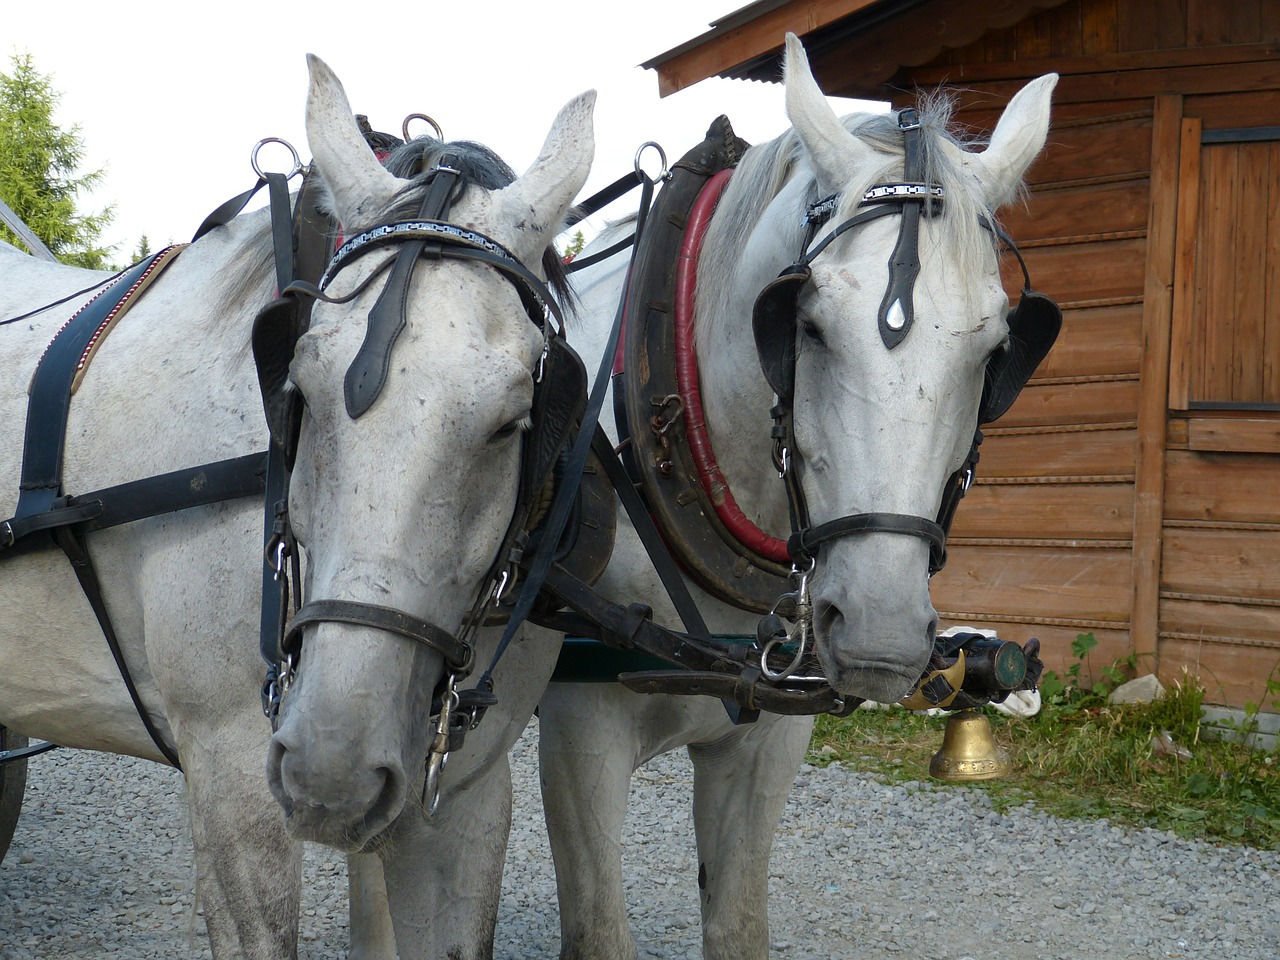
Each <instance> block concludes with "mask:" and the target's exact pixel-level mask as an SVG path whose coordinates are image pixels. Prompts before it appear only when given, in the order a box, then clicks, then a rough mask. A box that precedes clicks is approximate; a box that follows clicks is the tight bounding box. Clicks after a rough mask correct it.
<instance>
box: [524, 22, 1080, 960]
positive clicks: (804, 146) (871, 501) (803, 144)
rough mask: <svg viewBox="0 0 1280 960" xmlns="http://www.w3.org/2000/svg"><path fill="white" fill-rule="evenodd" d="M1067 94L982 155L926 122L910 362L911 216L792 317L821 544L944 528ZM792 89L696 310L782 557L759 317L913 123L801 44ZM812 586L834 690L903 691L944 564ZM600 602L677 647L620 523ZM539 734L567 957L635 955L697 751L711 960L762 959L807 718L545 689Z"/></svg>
mask: <svg viewBox="0 0 1280 960" xmlns="http://www.w3.org/2000/svg"><path fill="white" fill-rule="evenodd" d="M1055 80H1056V78H1055V77H1053V76H1049V77H1044V78H1041V79H1039V80H1037V81H1035V82H1033V83H1031V84H1029V85H1028V86H1027V87H1026V88H1025V89H1024V90H1023V91H1021V92H1020V93H1019V94H1018V95H1017V96H1016V97H1015V98H1014V99H1013V101H1012V102H1011V103H1010V104H1009V106H1008V109H1007V110H1006V111H1005V113H1004V115H1003V117H1002V118H1001V120H1000V122H999V125H998V126H997V128H996V130H995V132H994V135H993V136H992V138H991V141H990V144H989V146H987V148H986V149H985V150H984V151H981V152H971V151H970V150H968V149H965V148H964V147H962V146H961V145H960V144H959V143H957V142H956V141H955V140H953V139H951V138H950V137H949V136H948V135H946V133H945V131H944V130H943V129H942V127H943V126H944V125H945V119H946V114H945V111H944V112H943V113H941V114H939V113H937V112H924V113H923V114H922V122H923V131H922V136H923V137H924V138H925V144H924V149H925V153H926V157H927V161H926V170H927V176H926V177H925V180H926V181H927V182H931V183H937V184H939V185H941V186H942V188H943V192H944V195H945V200H944V201H943V202H942V204H941V210H940V212H939V215H937V216H936V217H922V218H921V224H920V237H919V260H920V264H921V270H920V274H919V279H918V281H917V282H916V284H915V293H914V305H915V320H914V325H913V326H912V327H911V328H910V329H909V330H908V331H907V335H906V336H905V338H904V339H903V341H902V342H901V343H900V344H897V345H896V346H895V347H894V349H892V350H891V349H888V348H887V346H886V343H885V342H883V341H882V334H881V333H880V332H879V330H878V329H877V311H878V309H879V308H880V305H881V301H882V298H883V297H884V294H885V290H886V287H887V285H888V283H889V277H888V266H887V264H888V262H889V260H890V255H891V252H892V251H893V249H894V245H895V240H896V238H897V237H898V234H899V228H900V222H901V220H902V218H901V217H900V216H897V215H894V216H885V217H880V218H879V219H875V220H872V221H871V222H867V223H865V224H862V225H860V226H858V227H856V228H855V229H853V230H851V231H850V232H848V233H846V234H844V235H843V236H842V237H841V238H840V239H839V240H837V241H836V242H835V243H833V244H832V245H831V246H830V247H828V248H827V249H826V250H825V252H823V253H822V254H821V255H820V256H818V257H817V258H816V259H814V261H813V263H812V279H811V281H810V282H807V283H805V284H804V286H803V290H802V292H801V294H800V297H799V302H798V308H797V317H798V322H797V327H798V332H797V341H796V354H797V357H796V367H795V400H794V446H795V448H796V449H797V451H798V454H799V456H801V457H802V463H803V473H802V474H801V477H802V483H803V489H804V492H805V494H806V495H807V498H808V504H809V510H810V513H811V516H812V520H813V522H814V523H815V524H817V523H822V522H824V521H828V520H831V519H833V518H837V517H842V516H845V515H848V514H855V513H860V512H873V511H874V512H885V513H894V514H900V515H907V516H911V517H920V518H926V519H928V520H932V519H933V518H934V517H935V516H936V515H937V513H938V510H939V503H940V499H941V496H942V490H943V486H944V483H945V482H946V481H947V479H948V477H950V476H951V475H952V474H953V472H954V471H956V470H957V469H958V468H959V467H960V466H961V465H962V464H963V463H964V462H965V460H966V456H967V454H968V453H969V450H970V444H971V443H972V441H973V438H974V428H975V424H976V422H977V418H978V412H979V397H980V395H981V394H982V392H983V382H984V368H985V367H986V365H987V361H988V359H989V358H991V357H992V356H993V355H998V354H999V352H1000V351H1001V349H1002V346H1003V344H1004V342H1005V340H1006V337H1007V327H1006V323H1005V321H1004V317H1005V311H1006V309H1007V303H1008V301H1007V298H1006V295H1005V292H1004V290H1003V288H1002V286H1001V281H1000V274H999V270H998V269H997V258H996V252H995V248H994V244H993V241H992V237H991V236H990V234H989V233H988V232H987V231H986V230H984V229H983V228H982V226H981V225H980V222H979V217H980V216H983V217H990V216H991V215H992V212H993V211H994V210H996V209H997V208H998V207H1000V206H1001V205H1002V204H1004V203H1006V202H1007V201H1009V200H1010V199H1012V198H1013V197H1014V196H1015V195H1016V192H1017V190H1018V189H1019V185H1020V183H1021V179H1022V176H1023V174H1024V173H1025V171H1026V169H1027V167H1028V166H1029V165H1030V164H1031V162H1032V160H1033V159H1034V158H1035V157H1036V155H1037V153H1038V152H1039V151H1040V149H1041V147H1042V146H1043V144H1044V141H1045V137H1046V134H1047V129H1048V120H1049V100H1050V94H1051V92H1052V89H1053V86H1054V83H1055ZM785 83H786V104H787V113H788V116H789V118H790V120H791V122H792V123H793V125H794V126H793V128H792V129H791V130H789V131H788V132H786V133H785V134H783V135H782V136H781V137H779V138H778V139H776V140H774V141H772V142H769V143H765V144H761V145H759V146H756V147H753V148H751V149H750V150H748V151H747V152H746V154H745V156H744V157H743V158H742V161H741V163H740V165H739V167H738V169H737V171H736V173H735V174H734V175H733V178H732V180H731V181H730V182H729V185H728V186H727V188H726V189H725V192H724V193H723V194H722V196H721V198H720V200H719V205H718V207H717V208H716V210H715V213H714V215H713V217H712V219H711V222H710V226H709V229H708V232H707V236H706V241H705V244H704V247H703V253H702V256H701V261H700V264H699V268H698V284H697V288H696V313H695V316H696V323H697V334H696V335H697V347H698V356H699V358H700V360H699V366H700V376H701V392H702V399H703V404H704V413H705V422H706V425H707V429H708V433H709V434H710V437H711V440H712V441H713V443H714V449H715V452H716V454H717V456H718V459H719V463H720V467H721V469H722V471H723V473H724V475H725V477H726V478H727V480H728V485H729V487H730V488H731V490H732V491H733V493H734V495H735V497H736V499H737V502H738V504H739V505H740V506H742V508H743V510H744V511H745V512H746V513H747V515H748V516H749V517H750V518H751V519H753V520H754V521H755V523H756V524H757V525H758V526H759V527H760V528H762V529H763V530H766V531H770V532H772V533H773V535H774V536H779V537H782V538H785V537H786V535H787V533H788V531H789V529H790V528H789V525H788V512H787V504H786V500H785V498H784V492H783V484H782V483H781V482H780V481H779V478H778V473H777V470H776V469H775V467H774V463H773V460H772V458H771V453H772V441H771V438H770V425H771V417H770V408H771V406H773V404H774V402H775V398H774V391H773V390H772V389H771V388H770V386H769V385H768V384H767V383H766V381H765V380H764V378H763V377H762V376H761V374H760V361H759V359H758V357H757V351H756V345H755V342H754V340H753V337H752V331H751V328H750V323H751V318H752V307H753V301H754V300H755V298H756V296H757V294H758V293H759V292H760V291H761V289H762V288H763V287H765V285H766V284H768V283H769V282H770V281H772V280H773V279H774V278H775V277H776V276H777V275H778V273H779V271H780V270H781V269H783V268H784V267H786V266H787V265H788V264H791V263H793V262H794V261H796V260H797V258H798V257H799V255H800V254H801V253H802V252H803V247H804V243H805V237H804V228H803V227H802V220H803V218H804V216H805V213H806V208H807V207H808V206H809V205H810V204H811V203H813V202H814V201H816V200H818V199H819V198H825V197H828V196H832V195H838V196H839V198H840V200H839V205H838V209H837V210H836V212H835V215H834V216H832V217H831V219H830V220H829V221H828V222H827V223H826V225H825V226H823V227H821V228H820V229H818V231H817V233H816V235H815V236H814V237H812V240H811V242H812V244H813V245H816V244H819V243H821V242H822V240H823V239H824V237H826V236H827V235H828V234H829V233H830V232H831V231H832V229H833V228H834V227H835V226H836V225H837V224H839V223H841V222H842V221H845V220H847V219H848V218H849V217H851V216H852V215H853V214H854V213H855V212H856V211H857V209H858V206H859V203H860V201H861V200H862V198H863V195H864V193H865V192H866V191H867V190H868V189H869V188H871V187H873V186H874V185H877V184H883V183H893V182H900V181H902V180H903V147H902V143H903V139H902V137H903V135H902V133H901V131H900V130H899V127H898V124H897V121H896V119H895V118H894V117H893V116H877V115H862V116H852V117H848V118H845V119H844V120H843V121H841V120H839V119H837V117H836V116H835V114H834V113H833V111H832V110H831V108H830V106H829V105H828V104H827V103H826V101H825V100H824V99H823V97H822V94H821V92H820V90H819V88H818V86H817V84H816V83H815V82H814V80H813V77H812V74H811V73H810V70H809V66H808V62H807V59H806V57H805V54H804V51H803V48H802V47H801V45H800V42H799V41H798V40H797V39H796V38H795V37H794V36H788V38H787V45H786V67H785ZM612 239H616V237H615V236H612V235H611V236H606V237H604V238H602V239H601V240H600V241H599V243H598V244H596V245H595V246H599V247H603V246H604V245H606V244H607V243H609V242H610V241H611V240H612ZM810 249H813V247H812V246H811V248H810ZM590 252H591V251H590V250H587V251H585V252H584V255H585V254H587V253H590ZM622 273H623V266H622V265H621V264H619V263H617V262H616V261H615V262H606V263H605V264H603V265H600V266H596V267H592V268H588V269H587V270H584V271H583V272H582V273H580V274H578V275H577V277H575V286H576V288H577V290H578V292H579V296H580V298H581V302H582V310H581V312H582V314H583V315H584V318H585V329H582V328H581V327H578V328H575V331H579V330H580V332H581V336H580V337H579V339H578V345H579V349H580V350H581V351H582V354H583V356H584V357H587V358H591V357H593V356H599V350H600V349H601V346H602V344H603V343H604V340H605V335H606V333H607V331H608V328H609V324H610V323H611V321H612V318H613V314H614V310H615V308H616V303H617V298H618V297H619V295H620V290H621V282H622ZM606 409H607V407H606ZM811 586H812V591H813V603H814V627H815V630H816V641H817V652H818V655H819V657H820V659H821V663H822V666H823V670H824V672H825V674H826V677H827V679H828V680H829V682H830V683H831V685H832V686H833V687H834V688H835V689H836V690H837V691H839V692H840V693H842V694H845V695H848V696H856V697H862V698H866V699H872V700H878V701H886V702H893V701H896V700H898V699H899V698H901V697H902V696H904V695H905V694H907V693H908V692H909V691H910V689H911V688H912V686H913V684H914V683H915V682H916V681H917V680H918V678H919V677H920V674H921V670H922V668H923V667H924V666H925V663H926V661H927V659H928V657H929V654H930V650H931V647H932V642H933V638H934V634H935V628H936V624H937V618H936V614H935V612H934V609H933V606H932V605H931V603H930V599H929V546H928V544H926V543H925V542H924V540H923V539H920V538H918V537H916V536H902V535H896V534H891V533H884V532H874V533H863V534H862V535H860V536H851V537H845V538H841V539H836V540H832V541H830V542H828V543H826V544H824V545H823V547H822V549H821V552H820V558H819V562H818V565H817V568H816V570H815V571H814V575H813V578H812V583H811ZM691 587H692V589H693V592H694V595H695V597H696V598H697V600H698V602H699V606H700V608H701V610H702V612H703V613H704V615H705V618H706V620H707V624H708V626H709V628H710V630H711V631H712V632H713V633H726V634H735V633H736V634H747V635H754V632H755V625H756V622H757V620H758V614H748V613H746V612H744V611H741V610H738V609H734V608H732V607H730V606H727V605H726V604H724V603H721V602H719V601H716V600H714V599H712V598H711V597H710V596H708V595H707V594H705V593H703V592H702V591H700V590H698V588H697V586H696V585H695V584H691ZM598 589H600V590H601V591H602V592H604V593H606V594H607V595H609V596H611V597H612V598H614V599H615V600H617V601H620V602H623V603H627V602H631V601H636V600H639V601H641V602H643V603H646V604H648V605H650V606H652V607H653V609H654V611H655V619H657V620H658V621H659V622H662V623H665V624H666V625H668V626H671V627H676V628H678V627H679V621H678V620H677V619H676V617H675V613H674V611H673V608H672V605H671V604H670V602H669V601H668V600H667V597H666V593H665V591H664V590H663V589H662V587H661V585H660V583H659V582H658V579H657V577H656V575H655V574H654V572H653V569H652V567H651V565H650V562H649V560H648V558H647V556H646V555H645V553H644V550H643V548H642V547H641V546H640V545H639V542H638V541H637V539H636V537H635V535H634V533H633V531H632V530H631V528H630V526H629V525H628V524H625V523H620V524H619V532H618V544H617V547H616V550H615V552H614V554H613V559H612V561H611V563H610V565H609V567H608V569H607V571H606V573H605V576H604V578H603V579H602V581H601V582H600V584H599V585H598ZM540 717H541V723H540V756H541V777H542V788H543V799H544V803H545V806H546V811H547V819H548V826H549V830H550V837H551V844H552V851H553V854H554V858H555V864H556V876H557V883H558V886H559V902H560V912H561V938H562V939H561V944H562V946H561V957H562V960H569V958H574V960H578V958H599V960H604V958H608V960H620V958H628V957H631V958H634V957H635V956H636V945H635V943H634V941H633V938H632V935H631V933H630V930H629V928H628V924H627V915H626V905H625V902H624V894H623V883H622V876H621V865H620V856H621V841H620V837H621V834H622V829H623V822H624V816H625V813H626V807H627V792H628V785H629V780H630V777H631V774H632V772H633V771H634V770H635V769H636V768H637V767H639V766H640V765H641V764H643V763H645V762H646V761H647V760H649V759H650V758H651V757H653V756H655V755H657V754H659V753H662V752H664V751H667V750H672V749H675V748H676V747H679V746H687V747H688V751H689V755H690V757H691V759H692V762H693V766H694V827H695V833H696V841H697V848H698V859H699V863H700V867H699V872H698V877H697V883H698V889H699V892H700V896H701V906H702V929H703V944H704V947H703V949H704V955H705V956H706V957H707V958H708V960H748V958H764V957H766V956H767V955H768V952H769V944H768V904H767V880H768V859H769V851H770V847H771V843H772V839H773V831H774V830H775V828H776V826H777V824H778V821H779V818H780V816H781V813H782V809H783V804H784V800H785V798H786V795H787V793H788V791H789V789H790V786H791V783H792V780H793V778H794V775H795V772H796V770H797V768H798V766H799V764H800V763H801V761H802V759H803V757H804V754H805V750H806V745H807V743H808V740H809V734H810V729H811V720H810V719H809V718H803V717H801V718H785V717H780V716H777V715H769V714H763V715H762V716H761V717H760V719H759V720H758V721H757V722H756V723H754V724H749V725H742V726H734V725H732V724H731V723H730V722H729V720H728V719H727V715H726V712H725V710H724V709H723V707H722V706H721V704H720V703H718V702H717V701H716V700H714V699H711V698H707V697H686V698H677V697H673V696H668V695H648V696H646V695H642V694H637V693H632V692H630V691H628V690H626V689H624V688H623V687H622V686H620V685H617V684H579V683H552V684H551V686H550V688H549V689H548V691H547V693H546V694H545V695H544V696H543V698H542V701H541V704H540Z"/></svg>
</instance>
